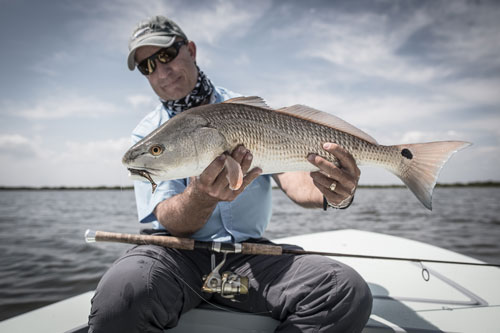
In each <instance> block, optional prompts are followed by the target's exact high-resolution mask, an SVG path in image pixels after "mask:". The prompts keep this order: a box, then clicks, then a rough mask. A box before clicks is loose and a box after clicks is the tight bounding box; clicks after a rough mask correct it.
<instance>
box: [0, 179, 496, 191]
mask: <svg viewBox="0 0 500 333" xmlns="http://www.w3.org/2000/svg"><path fill="white" fill-rule="evenodd" d="M405 187H406V186H404V185H359V188H366V189H384V188H405ZM436 187H500V182H494V181H488V182H470V183H447V184H440V183H438V184H436ZM133 189H134V187H133V186H40V187H36V186H33V187H31V186H0V191H102V190H105V191H109V190H111V191H124V190H127V191H128V190H133Z"/></svg>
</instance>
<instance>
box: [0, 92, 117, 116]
mask: <svg viewBox="0 0 500 333" xmlns="http://www.w3.org/2000/svg"><path fill="white" fill-rule="evenodd" d="M4 104H5V105H6V109H7V110H8V113H9V114H10V115H12V116H17V117H22V118H26V119H33V120H37V119H62V118H70V117H76V118H100V117H102V116H103V115H108V114H110V113H114V112H117V111H118V108H117V107H116V106H115V105H113V104H112V103H110V102H107V101H103V100H100V99H98V98H95V97H91V96H80V95H78V94H75V93H71V92H69V93H68V92H62V91H60V92H54V93H53V94H51V95H50V96H47V97H43V98H41V99H39V100H35V101H33V102H32V103H30V105H29V106H27V105H26V104H19V105H14V104H13V103H12V102H5V103H4Z"/></svg>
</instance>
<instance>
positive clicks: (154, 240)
mask: <svg viewBox="0 0 500 333" xmlns="http://www.w3.org/2000/svg"><path fill="white" fill-rule="evenodd" d="M85 237H86V239H87V242H92V241H98V242H99V241H104V242H117V243H127V244H138V245H159V246H164V247H171V248H174V249H179V250H194V240H193V239H188V238H178V237H171V236H152V235H133V234H121V233H116V232H106V231H90V230H87V233H86V234H85Z"/></svg>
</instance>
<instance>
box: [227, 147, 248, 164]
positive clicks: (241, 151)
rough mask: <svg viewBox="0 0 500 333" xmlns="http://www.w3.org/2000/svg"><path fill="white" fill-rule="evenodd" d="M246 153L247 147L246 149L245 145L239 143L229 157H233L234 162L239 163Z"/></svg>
mask: <svg viewBox="0 0 500 333" xmlns="http://www.w3.org/2000/svg"><path fill="white" fill-rule="evenodd" d="M247 153H248V149H246V148H245V146H243V145H240V146H238V147H236V148H235V149H234V150H233V152H232V153H231V157H232V158H234V160H235V161H236V162H238V163H239V164H241V162H242V161H243V159H244V158H245V155H246V154H247Z"/></svg>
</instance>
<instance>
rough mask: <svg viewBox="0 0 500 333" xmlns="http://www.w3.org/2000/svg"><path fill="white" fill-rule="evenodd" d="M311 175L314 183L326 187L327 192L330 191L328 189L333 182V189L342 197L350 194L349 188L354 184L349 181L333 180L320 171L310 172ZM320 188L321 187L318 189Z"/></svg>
mask: <svg viewBox="0 0 500 333" xmlns="http://www.w3.org/2000/svg"><path fill="white" fill-rule="evenodd" d="M311 177H312V179H313V181H314V183H315V184H317V187H318V186H321V187H322V188H324V189H326V190H327V191H328V192H332V190H331V189H330V188H331V186H332V183H333V182H335V183H336V185H335V191H333V192H336V193H337V194H338V195H340V196H342V197H347V196H349V195H351V188H352V186H353V185H354V184H353V183H352V182H351V181H347V180H343V181H339V180H335V179H332V178H329V177H326V176H325V175H324V174H322V173H321V172H311ZM320 190H321V189H320Z"/></svg>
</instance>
